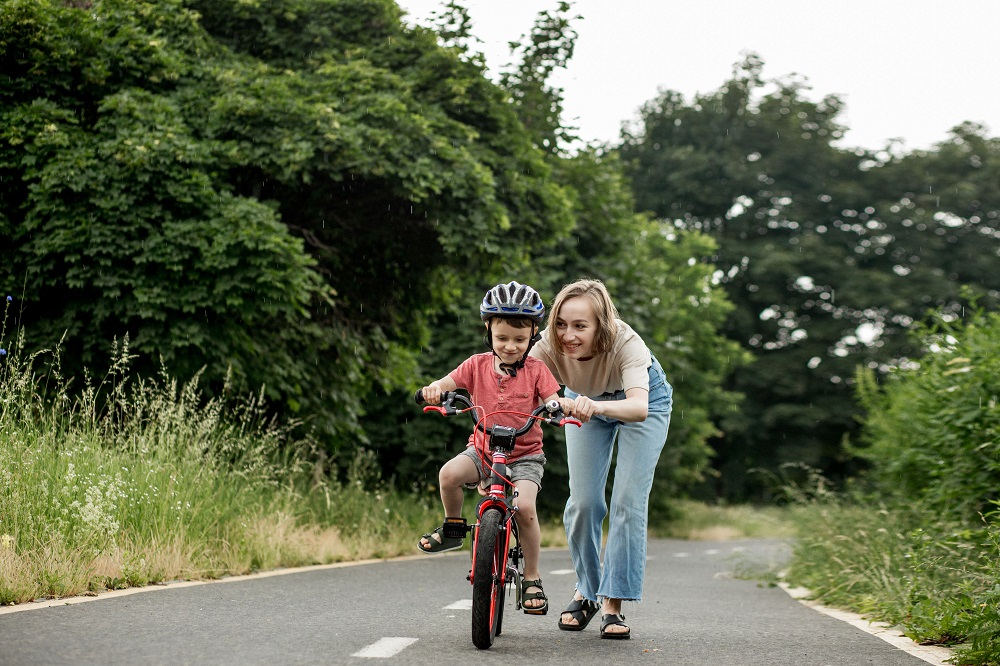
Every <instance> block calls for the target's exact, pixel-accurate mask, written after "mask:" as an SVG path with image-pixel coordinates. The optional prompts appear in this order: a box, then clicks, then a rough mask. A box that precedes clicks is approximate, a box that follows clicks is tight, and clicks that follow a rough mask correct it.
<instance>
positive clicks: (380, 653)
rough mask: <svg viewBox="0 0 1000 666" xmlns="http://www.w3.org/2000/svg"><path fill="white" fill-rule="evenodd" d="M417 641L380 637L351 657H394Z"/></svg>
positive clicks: (414, 639)
mask: <svg viewBox="0 0 1000 666" xmlns="http://www.w3.org/2000/svg"><path fill="white" fill-rule="evenodd" d="M416 642H417V639H416V638H402V637H395V638H380V639H378V640H377V641H375V642H374V643H372V644H371V645H369V646H368V647H366V648H364V649H361V650H358V651H357V652H355V653H354V654H352V655H351V656H352V657H368V658H371V659H388V658H389V657H394V656H396V655H397V654H399V653H400V652H402V651H403V650H405V649H406V648H408V647H410V646H411V645H413V644H414V643H416Z"/></svg>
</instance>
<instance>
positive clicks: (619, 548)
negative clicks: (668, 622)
mask: <svg viewBox="0 0 1000 666" xmlns="http://www.w3.org/2000/svg"><path fill="white" fill-rule="evenodd" d="M651 408H652V406H651ZM669 426H670V410H669V405H668V407H667V409H665V410H664V409H659V410H655V411H653V410H652V409H651V411H650V412H649V416H648V417H647V418H646V420H645V421H643V422H641V423H623V424H621V426H620V427H619V430H618V458H617V461H616V463H615V480H614V487H613V489H612V491H611V517H610V520H609V527H608V543H607V546H606V549H605V553H604V569H603V572H602V575H601V582H600V587H599V588H598V590H597V593H598V595H600V596H602V597H606V598H607V599H609V600H611V601H612V602H613V603H612V604H611V606H615V608H613V609H612V610H608V606H606V608H605V612H614V611H616V610H620V600H622V599H625V600H634V601H638V600H639V599H641V598H642V581H643V577H644V575H645V571H646V524H647V520H648V508H649V492H650V490H651V488H652V486H653V473H654V472H655V470H656V462H657V460H659V457H660V451H661V450H662V449H663V445H664V443H665V441H666V438H667V430H668V428H669Z"/></svg>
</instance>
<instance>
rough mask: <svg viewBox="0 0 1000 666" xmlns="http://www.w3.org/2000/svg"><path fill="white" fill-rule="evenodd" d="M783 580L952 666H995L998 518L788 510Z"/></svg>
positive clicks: (999, 638) (837, 505)
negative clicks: (789, 535)
mask: <svg viewBox="0 0 1000 666" xmlns="http://www.w3.org/2000/svg"><path fill="white" fill-rule="evenodd" d="M792 515H793V516H794V520H795V522H796V524H797V525H798V536H797V538H796V540H795V542H794V546H793V557H792V560H791V564H790V566H789V567H788V570H787V571H786V572H785V576H784V577H785V580H786V581H787V582H789V583H790V584H792V585H794V586H799V587H803V588H806V589H808V590H809V591H810V592H811V593H812V595H813V597H812V598H814V599H816V600H818V601H820V602H821V603H823V604H824V605H829V606H832V607H836V608H844V609H848V610H852V611H854V612H857V613H860V614H862V615H864V616H865V617H866V618H868V619H870V620H873V621H881V622H887V623H889V624H891V625H894V626H897V627H899V629H900V630H901V631H902V632H903V633H904V634H905V635H906V636H908V637H909V638H911V639H912V640H914V641H915V642H917V643H920V644H925V645H945V646H950V647H953V648H954V649H955V653H954V654H955V656H954V663H956V664H968V665H978V666H987V665H994V666H995V665H997V664H1000V521H998V517H1000V515H998V513H996V512H994V513H992V514H990V515H986V516H984V517H983V519H982V521H981V522H980V523H978V524H973V525H966V524H959V523H956V522H954V521H950V520H946V519H942V518H941V517H940V515H939V514H936V513H934V512H931V511H928V510H925V509H923V508H922V507H921V506H919V505H918V504H917V503H910V504H907V505H904V506H887V505H884V504H880V503H878V502H877V501H875V500H871V499H862V500H854V501H846V500H826V501H822V502H814V503H811V504H809V505H803V506H800V507H798V508H796V510H795V511H793V512H792Z"/></svg>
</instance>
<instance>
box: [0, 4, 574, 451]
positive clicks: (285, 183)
mask: <svg viewBox="0 0 1000 666" xmlns="http://www.w3.org/2000/svg"><path fill="white" fill-rule="evenodd" d="M84 5H86V6H84ZM399 15H400V14H399V9H398V8H397V7H396V5H395V4H393V3H392V2H390V1H388V0H386V1H377V0H372V1H364V2H361V1H359V2H327V1H320V0H304V1H302V2H293V1H290V2H274V3H264V4H262V5H260V6H256V5H255V6H253V7H251V6H250V5H247V4H246V3H238V2H196V1H191V2H182V1H180V0H176V1H172V0H164V1H157V2H138V3H137V2H117V1H114V0H109V1H106V2H103V1H102V2H95V3H93V4H90V3H69V4H67V3H61V2H41V3H39V2H27V1H26V2H20V1H16V0H15V1H13V2H7V3H4V5H3V8H2V14H0V21H2V23H0V34H3V35H4V40H3V42H2V52H0V62H2V64H3V70H4V72H5V74H7V75H8V76H6V77H4V81H3V82H0V108H2V116H3V118H2V123H0V127H2V128H3V129H2V131H3V141H2V143H0V178H2V180H3V183H4V187H3V188H2V192H0V197H2V201H0V210H2V211H3V212H2V218H0V231H2V234H3V236H4V238H5V239H6V240H5V242H4V243H3V246H2V249H0V253H2V257H3V260H2V261H0V265H2V269H0V271H2V275H0V281H2V282H3V284H6V285H8V289H11V290H13V289H14V287H11V286H10V285H14V286H20V285H22V284H23V285H25V289H24V295H23V296H24V307H23V309H22V320H21V324H22V325H23V326H24V327H25V328H26V329H28V330H30V331H31V338H32V340H33V341H36V342H37V343H39V344H43V345H53V344H55V343H56V342H57V341H58V340H59V339H60V338H61V337H62V335H63V333H64V332H68V333H67V336H66V340H65V341H64V343H63V344H64V347H65V349H66V352H67V353H66V354H64V358H65V360H66V361H67V362H68V363H69V365H70V368H69V369H71V370H73V369H76V370H78V369H79V368H80V367H82V366H84V365H95V364H99V363H100V362H101V361H102V360H103V358H104V353H103V349H104V348H106V347H107V346H109V345H110V341H111V339H112V338H113V337H114V336H119V337H120V336H122V335H124V334H125V333H128V334H129V335H130V336H131V341H132V348H133V350H135V351H136V352H138V353H139V354H140V355H141V358H143V359H147V360H150V359H151V360H153V361H155V359H156V358H157V357H158V356H162V357H163V359H164V362H165V363H166V364H167V366H168V367H169V368H170V369H171V370H172V371H173V372H177V373H179V374H181V375H190V374H192V373H193V372H194V371H195V370H197V369H198V368H199V367H200V366H201V365H207V366H208V368H209V370H208V372H207V376H208V377H215V378H218V377H221V376H222V375H224V374H225V371H226V368H227V367H232V368H233V370H234V371H235V375H236V377H237V378H238V379H239V380H241V381H242V385H243V386H248V387H254V386H260V385H262V384H263V385H265V386H266V387H267V390H268V392H269V394H270V395H271V397H272V399H274V400H277V401H279V402H280V404H281V405H282V406H283V409H284V410H286V411H287V412H288V413H290V414H292V415H299V416H302V417H308V418H309V419H310V420H311V421H312V422H313V423H314V424H315V425H317V426H319V427H320V429H321V431H323V432H326V433H327V434H334V433H338V436H339V437H345V436H346V433H347V432H352V431H353V432H355V433H357V432H358V431H357V428H356V426H357V417H358V415H359V413H360V410H359V408H358V404H359V396H360V395H363V394H364V393H365V392H367V390H368V389H369V386H370V384H371V380H372V379H373V378H374V379H376V380H378V381H382V382H384V383H387V384H398V383H399V382H400V381H401V379H402V378H403V377H406V376H408V375H410V374H412V372H413V369H414V367H415V366H414V363H413V359H412V356H411V355H410V351H411V350H412V349H413V348H414V347H415V344H416V343H417V342H418V341H419V339H420V338H421V336H422V335H423V334H424V329H423V326H422V324H423V321H424V319H425V317H426V314H427V312H433V310H434V309H435V308H436V307H439V305H440V304H441V303H442V302H444V301H446V300H447V298H446V297H447V295H448V293H449V290H450V289H452V287H449V285H450V284H453V283H454V278H453V277H452V271H451V269H450V267H452V266H455V265H461V266H463V267H464V268H465V270H464V271H463V272H464V275H465V276H466V277H467V278H469V279H472V280H475V279H477V278H479V277H480V276H482V275H484V274H485V273H488V272H489V270H490V268H491V267H492V266H493V264H494V263H495V262H497V261H499V260H501V258H502V257H507V256H509V253H508V252H507V251H506V248H507V247H509V246H511V245H514V246H517V245H519V244H523V243H524V242H526V241H527V240H528V239H531V241H532V242H533V243H536V244H544V243H545V242H546V239H554V238H555V237H557V236H558V235H559V234H560V233H562V232H563V231H565V230H566V229H567V228H568V227H569V225H570V223H571V220H570V218H569V215H568V210H567V206H566V197H565V195H564V193H563V192H562V190H561V189H560V188H559V187H558V186H556V185H554V184H552V183H551V181H550V179H549V169H548V167H547V166H546V164H545V163H544V160H543V156H542V155H541V154H540V153H538V151H536V150H535V149H534V148H533V147H532V145H531V142H530V140H529V139H528V137H526V136H525V134H524V132H523V130H522V129H521V127H520V125H519V123H518V121H517V118H516V116H515V115H514V113H513V111H512V109H510V107H509V105H508V104H507V103H506V99H505V97H504V96H503V94H502V93H501V91H499V90H498V89H497V88H496V87H495V86H494V85H492V84H491V83H489V82H488V81H487V80H486V79H485V78H484V77H483V76H482V72H481V69H480V68H479V67H477V66H476V65H474V64H473V63H469V62H467V61H465V60H463V59H462V58H460V57H458V55H457V54H456V53H455V52H453V51H451V50H448V49H442V48H440V47H439V46H438V45H437V43H436V37H435V36H434V35H433V34H432V33H430V32H429V31H426V30H419V29H418V30H409V29H404V27H403V26H402V25H401V23H400V21H399ZM512 220H515V221H516V223H514V222H512ZM548 242H550V243H551V242H553V241H551V240H550V241H548ZM503 261H507V262H508V263H515V264H516V263H517V262H509V260H508V259H506V258H504V259H503Z"/></svg>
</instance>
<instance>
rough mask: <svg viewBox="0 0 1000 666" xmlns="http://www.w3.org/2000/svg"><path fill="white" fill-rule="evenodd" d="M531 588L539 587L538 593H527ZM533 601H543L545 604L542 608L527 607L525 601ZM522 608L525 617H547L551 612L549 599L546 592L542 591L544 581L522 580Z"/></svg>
mask: <svg viewBox="0 0 1000 666" xmlns="http://www.w3.org/2000/svg"><path fill="white" fill-rule="evenodd" d="M529 587H537V588H538V592H525V590H527V589H528V588H529ZM533 599H541V600H542V601H543V602H544V603H543V604H542V605H541V606H525V605H524V602H525V601H531V600H533ZM521 606H522V607H523V608H524V613H525V615H545V614H546V613H548V612H549V598H548V597H547V596H545V590H543V589H542V579H541V578H539V579H538V580H524V579H522V580H521Z"/></svg>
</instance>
